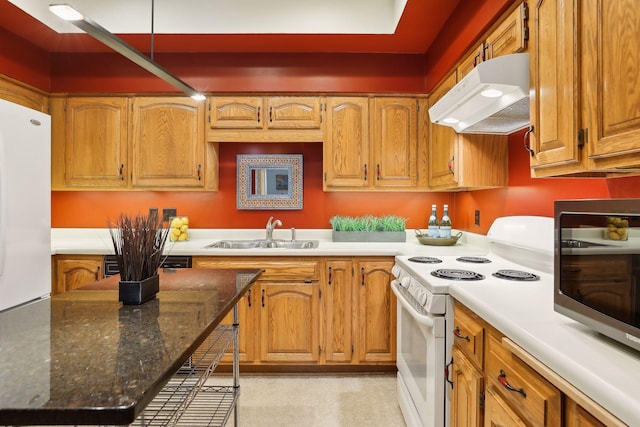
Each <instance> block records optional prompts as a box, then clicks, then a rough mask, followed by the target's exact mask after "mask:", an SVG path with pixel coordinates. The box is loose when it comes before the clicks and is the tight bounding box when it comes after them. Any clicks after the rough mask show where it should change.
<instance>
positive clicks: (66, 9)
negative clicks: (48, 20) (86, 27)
mask: <svg viewBox="0 0 640 427" xmlns="http://www.w3.org/2000/svg"><path fill="white" fill-rule="evenodd" d="M49 10H50V11H51V12H53V14H54V15H56V16H59V17H60V18H62V19H64V20H65V21H79V20H81V19H82V18H83V16H82V14H81V13H80V12H78V11H77V10H75V9H74V8H72V7H71V6H69V5H68V4H52V5H49Z"/></svg>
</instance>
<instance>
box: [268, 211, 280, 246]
mask: <svg viewBox="0 0 640 427" xmlns="http://www.w3.org/2000/svg"><path fill="white" fill-rule="evenodd" d="M277 226H280V227H282V222H281V221H280V220H279V219H276V220H275V221H273V217H269V221H267V240H268V241H271V240H273V229H274V227H277Z"/></svg>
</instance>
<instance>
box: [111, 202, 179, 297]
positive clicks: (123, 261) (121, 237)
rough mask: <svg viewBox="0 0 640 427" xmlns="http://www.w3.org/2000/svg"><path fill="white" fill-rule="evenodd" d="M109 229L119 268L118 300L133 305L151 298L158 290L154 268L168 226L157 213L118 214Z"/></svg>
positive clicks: (156, 271)
mask: <svg viewBox="0 0 640 427" xmlns="http://www.w3.org/2000/svg"><path fill="white" fill-rule="evenodd" d="M109 232H110V234H111V240H112V242H113V249H114V252H115V256H116V259H117V262H118V269H119V270H120V283H119V287H118V289H119V292H118V300H119V301H122V303H123V304H127V305H133V304H142V303H144V302H146V301H149V300H150V299H152V298H154V297H155V296H156V294H157V293H158V291H159V290H160V279H159V276H158V268H159V267H160V265H161V264H162V257H163V256H162V251H163V249H164V245H165V242H166V240H167V235H168V233H169V229H168V228H163V226H162V221H161V220H160V218H159V217H158V215H157V214H150V215H148V216H146V215H140V214H138V215H136V216H130V215H126V214H121V215H120V217H119V218H118V220H117V221H116V222H115V224H112V226H111V227H110V228H109Z"/></svg>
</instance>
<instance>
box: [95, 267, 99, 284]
mask: <svg viewBox="0 0 640 427" xmlns="http://www.w3.org/2000/svg"><path fill="white" fill-rule="evenodd" d="M95 278H96V282H97V281H98V280H100V266H98V267H96V272H95Z"/></svg>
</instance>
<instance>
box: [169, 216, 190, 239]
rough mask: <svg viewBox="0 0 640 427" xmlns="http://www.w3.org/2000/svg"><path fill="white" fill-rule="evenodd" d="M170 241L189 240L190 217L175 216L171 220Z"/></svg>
mask: <svg viewBox="0 0 640 427" xmlns="http://www.w3.org/2000/svg"><path fill="white" fill-rule="evenodd" d="M169 240H170V241H172V242H185V241H187V240H189V217H188V216H174V217H171V218H170V219H169Z"/></svg>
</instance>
